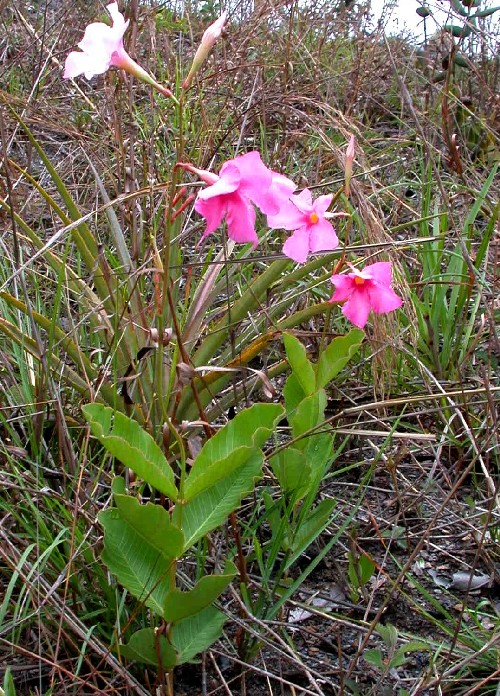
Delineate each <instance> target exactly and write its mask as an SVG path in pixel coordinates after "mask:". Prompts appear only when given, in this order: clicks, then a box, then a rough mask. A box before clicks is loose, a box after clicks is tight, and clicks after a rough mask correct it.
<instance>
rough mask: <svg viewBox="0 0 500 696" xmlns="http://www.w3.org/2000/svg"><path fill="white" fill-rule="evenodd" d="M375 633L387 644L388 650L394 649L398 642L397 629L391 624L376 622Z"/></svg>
mask: <svg viewBox="0 0 500 696" xmlns="http://www.w3.org/2000/svg"><path fill="white" fill-rule="evenodd" d="M377 633H378V634H379V636H380V637H381V638H382V640H383V641H384V643H385V644H386V645H387V647H388V648H389V650H394V648H395V647H396V645H397V642H398V631H397V628H396V627H395V626H393V625H392V624H381V623H379V624H377Z"/></svg>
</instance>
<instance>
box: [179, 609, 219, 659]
mask: <svg viewBox="0 0 500 696" xmlns="http://www.w3.org/2000/svg"><path fill="white" fill-rule="evenodd" d="M225 620H226V617H225V615H224V614H223V613H222V612H221V611H219V610H218V609H215V608H214V607H207V608H206V609H204V610H203V611H201V612H200V613H199V614H196V616H191V617H189V618H188V619H184V620H183V621H179V623H177V624H175V625H174V628H173V630H172V643H173V644H174V647H175V650H176V652H177V663H178V664H183V663H184V662H189V661H190V660H192V659H193V658H194V657H196V655H198V654H199V653H201V652H203V651H204V650H207V648H209V647H210V646H211V645H213V643H215V641H216V640H217V639H218V638H219V636H220V635H221V633H222V629H223V627H224V622H225Z"/></svg>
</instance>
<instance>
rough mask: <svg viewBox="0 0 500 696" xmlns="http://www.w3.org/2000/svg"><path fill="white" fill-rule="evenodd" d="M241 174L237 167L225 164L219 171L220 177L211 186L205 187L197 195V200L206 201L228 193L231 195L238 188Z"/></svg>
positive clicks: (228, 163)
mask: <svg viewBox="0 0 500 696" xmlns="http://www.w3.org/2000/svg"><path fill="white" fill-rule="evenodd" d="M240 180H241V174H240V171H239V169H238V167H235V166H234V164H232V163H230V162H226V164H224V166H223V167H222V169H221V171H220V176H219V178H218V180H217V181H215V182H214V183H213V184H212V185H211V186H207V188H206V189H203V190H202V191H200V193H199V194H198V198H201V199H202V200H205V201H206V200H208V199H209V198H215V197H216V196H223V195H226V194H228V193H233V192H234V191H236V190H237V189H238V188H239V185H240Z"/></svg>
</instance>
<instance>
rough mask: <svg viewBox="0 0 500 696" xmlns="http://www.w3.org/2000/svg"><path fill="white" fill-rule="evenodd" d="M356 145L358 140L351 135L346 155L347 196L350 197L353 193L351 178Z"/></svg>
mask: <svg viewBox="0 0 500 696" xmlns="http://www.w3.org/2000/svg"><path fill="white" fill-rule="evenodd" d="M355 143H356V139H355V137H354V135H351V139H350V140H349V145H348V146H347V150H346V153H345V189H344V190H345V195H346V196H349V194H350V192H351V187H350V184H351V177H352V165H353V162H354V155H355Z"/></svg>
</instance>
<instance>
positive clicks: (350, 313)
mask: <svg viewBox="0 0 500 696" xmlns="http://www.w3.org/2000/svg"><path fill="white" fill-rule="evenodd" d="M391 274H392V271H391V264H390V263H389V262H388V261H379V262H378V263H372V264H371V265H370V266H365V268H364V269H363V270H362V271H358V270H356V269H355V268H354V269H353V272H352V273H347V274H346V275H333V276H332V277H331V282H332V283H333V284H334V285H335V292H334V293H333V295H332V296H331V298H330V302H344V303H345V304H344V305H343V306H342V314H343V315H344V316H346V317H347V318H348V319H349V321H351V322H352V323H353V324H355V326H359V328H360V329H362V328H363V326H364V325H365V324H366V322H367V321H368V315H369V313H370V310H373V311H374V312H376V313H377V314H385V313H386V312H392V311H393V310H394V309H398V307H401V305H402V304H403V300H402V299H401V298H400V297H399V296H398V295H396V293H395V292H394V290H392V289H391Z"/></svg>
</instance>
